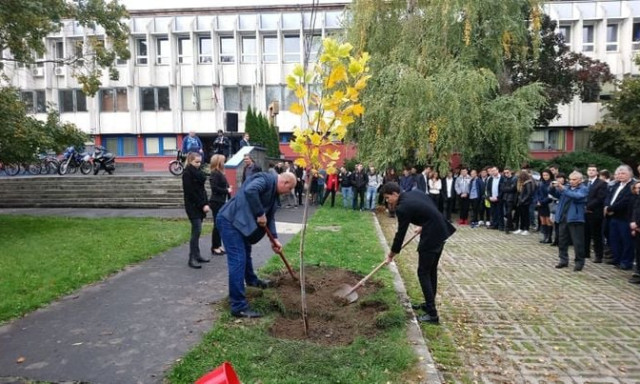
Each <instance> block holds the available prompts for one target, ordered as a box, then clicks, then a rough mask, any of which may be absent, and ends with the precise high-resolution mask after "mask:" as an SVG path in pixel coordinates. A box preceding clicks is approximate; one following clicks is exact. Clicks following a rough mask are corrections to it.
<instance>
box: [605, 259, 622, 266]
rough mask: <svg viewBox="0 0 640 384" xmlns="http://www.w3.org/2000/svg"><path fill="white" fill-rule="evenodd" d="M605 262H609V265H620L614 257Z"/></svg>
mask: <svg viewBox="0 0 640 384" xmlns="http://www.w3.org/2000/svg"><path fill="white" fill-rule="evenodd" d="M604 263H605V264H609V265H620V264H618V263H616V262H615V260H613V259H609V260H607V261H605V262H604Z"/></svg>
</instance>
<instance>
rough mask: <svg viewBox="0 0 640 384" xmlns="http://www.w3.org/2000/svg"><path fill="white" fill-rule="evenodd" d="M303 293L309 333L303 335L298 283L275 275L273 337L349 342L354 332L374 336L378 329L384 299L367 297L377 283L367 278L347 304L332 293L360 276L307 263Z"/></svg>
mask: <svg viewBox="0 0 640 384" xmlns="http://www.w3.org/2000/svg"><path fill="white" fill-rule="evenodd" d="M305 273H306V284H305V286H306V297H307V300H306V301H307V319H308V323H309V332H308V335H305V331H304V323H303V320H302V315H301V313H302V307H301V302H300V283H299V282H298V281H294V280H293V279H292V278H291V276H290V275H288V274H283V275H280V276H277V277H275V291H274V292H273V294H274V296H275V297H274V302H275V303H276V307H277V310H278V312H279V314H280V316H278V317H277V318H276V320H275V321H274V323H273V325H272V326H271V328H270V331H271V334H272V335H273V336H274V337H277V338H282V339H295V340H307V341H311V342H315V343H318V344H322V345H345V344H350V343H351V342H353V340H354V339H355V338H356V337H357V336H365V337H373V336H375V335H376V334H377V333H378V332H380V331H381V329H379V328H378V327H377V326H376V324H377V319H378V315H379V313H380V312H384V311H385V310H386V309H387V308H386V305H385V304H384V303H381V302H379V301H373V300H371V299H368V296H369V295H370V294H371V293H373V292H375V291H377V290H378V289H379V288H380V286H379V285H378V284H376V283H372V282H370V281H369V282H367V284H365V285H364V287H361V288H359V289H358V291H357V293H358V296H359V299H358V301H356V302H354V303H351V304H348V303H347V302H346V301H345V300H341V299H340V298H339V297H336V296H334V293H335V291H336V290H337V289H338V288H340V286H341V285H342V284H348V285H350V286H352V287H353V286H355V285H356V284H357V283H358V281H359V280H360V279H361V278H362V276H359V275H357V274H355V273H353V272H350V271H346V270H343V269H335V268H320V267H307V268H306V269H305Z"/></svg>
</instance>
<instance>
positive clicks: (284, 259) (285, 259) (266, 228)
mask: <svg viewBox="0 0 640 384" xmlns="http://www.w3.org/2000/svg"><path fill="white" fill-rule="evenodd" d="M264 231H265V232H267V236H269V240H270V241H271V244H275V243H276V239H275V238H274V237H273V235H272V234H271V231H270V230H269V227H267V226H265V227H264ZM276 253H277V254H278V255H279V256H280V258H281V259H282V262H283V263H284V265H285V266H286V267H287V270H288V271H289V274H290V275H291V277H292V278H293V280H296V281H298V278H297V277H296V275H294V274H293V269H291V265H289V262H288V261H287V258H286V257H284V253H282V251H279V252H276Z"/></svg>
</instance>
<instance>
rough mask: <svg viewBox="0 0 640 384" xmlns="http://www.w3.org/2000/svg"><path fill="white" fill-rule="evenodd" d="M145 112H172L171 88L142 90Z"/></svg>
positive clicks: (141, 95) (141, 96)
mask: <svg viewBox="0 0 640 384" xmlns="http://www.w3.org/2000/svg"><path fill="white" fill-rule="evenodd" d="M140 98H141V101H142V110H143V111H156V112H157V111H170V110H171V106H170V103H169V88H141V89H140Z"/></svg>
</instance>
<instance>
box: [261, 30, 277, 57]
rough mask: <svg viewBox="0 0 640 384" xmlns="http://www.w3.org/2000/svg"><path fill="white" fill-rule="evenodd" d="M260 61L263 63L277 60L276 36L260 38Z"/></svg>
mask: <svg viewBox="0 0 640 384" xmlns="http://www.w3.org/2000/svg"><path fill="white" fill-rule="evenodd" d="M262 61H263V62H265V63H277V62H278V38H277V37H276V36H265V37H263V38H262Z"/></svg>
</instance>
